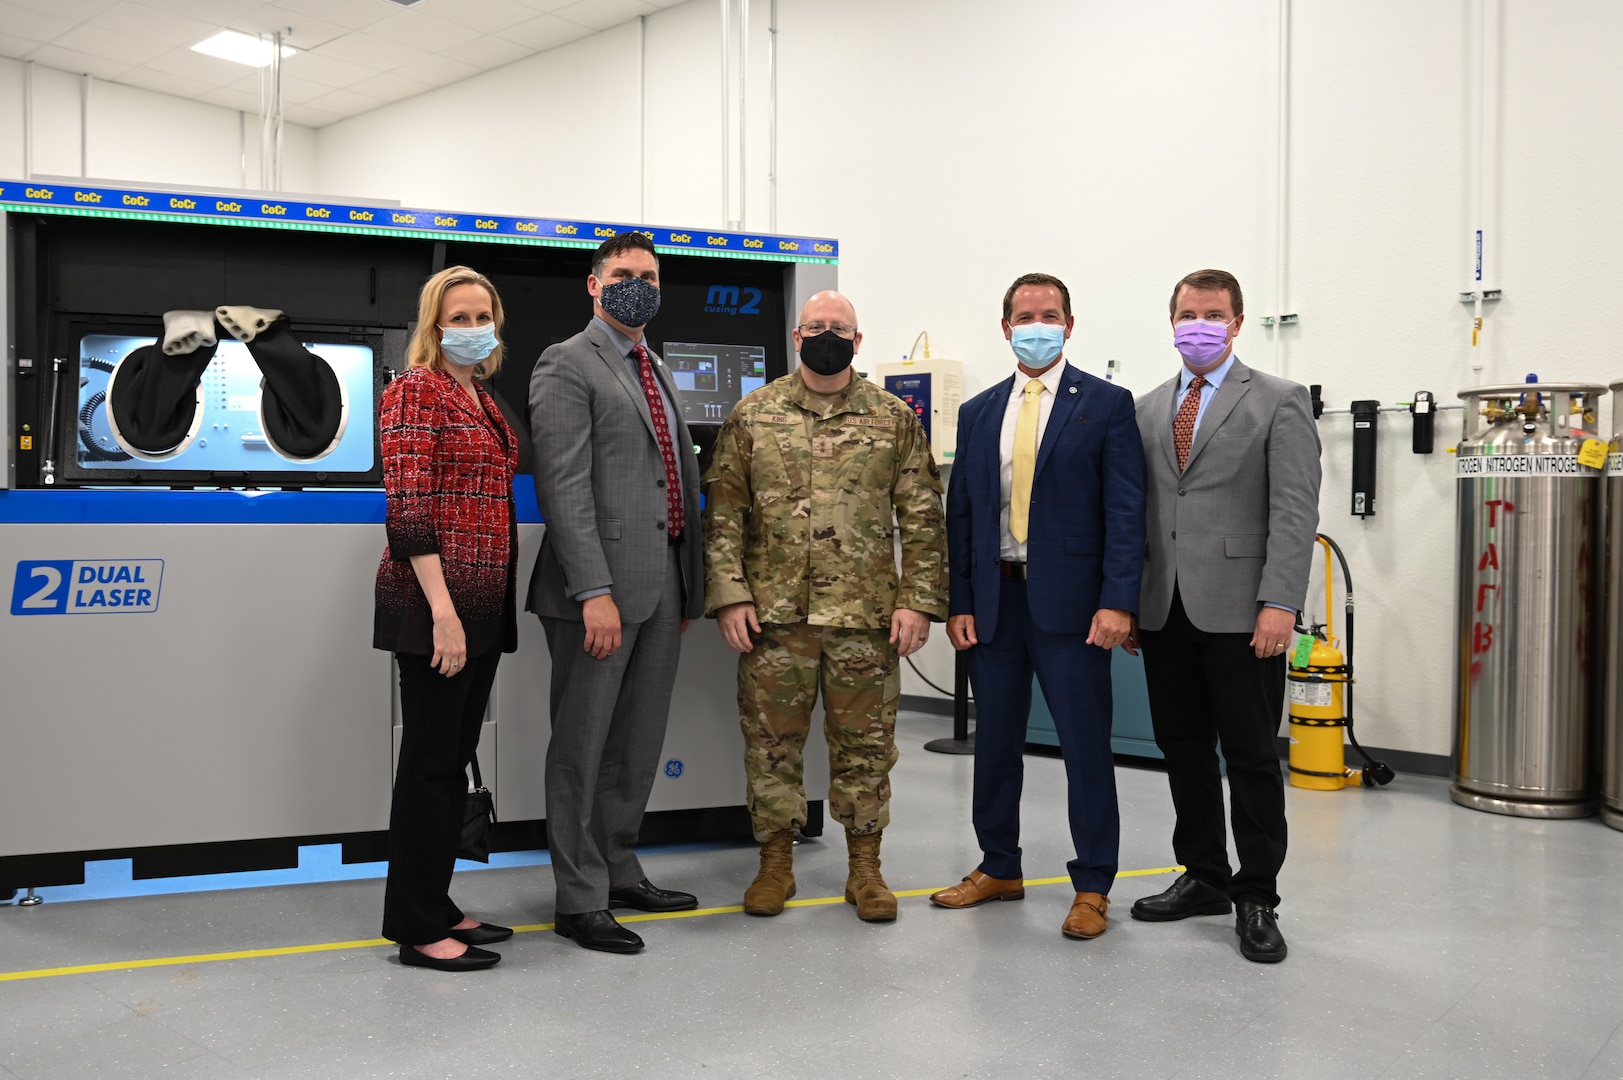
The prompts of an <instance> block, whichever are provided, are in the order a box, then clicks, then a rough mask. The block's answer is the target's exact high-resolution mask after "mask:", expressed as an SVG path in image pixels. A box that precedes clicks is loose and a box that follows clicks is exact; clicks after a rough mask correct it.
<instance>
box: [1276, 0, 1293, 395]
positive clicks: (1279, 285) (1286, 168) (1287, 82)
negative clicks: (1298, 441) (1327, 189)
mask: <svg viewBox="0 0 1623 1080" xmlns="http://www.w3.org/2000/svg"><path fill="white" fill-rule="evenodd" d="M1290 92H1291V4H1290V0H1279V148H1278V158H1279V176H1278V178H1277V183H1276V185H1275V190H1276V192H1277V196H1278V202H1277V204H1276V206H1275V208H1274V210H1275V220H1274V242H1275V248H1274V304H1275V307H1274V374H1276V375H1279V376H1284V375H1285V314H1286V312H1288V311H1290V308H1289V307H1288V306H1287V297H1286V296H1285V285H1286V280H1287V275H1286V255H1287V250H1288V249H1287V242H1288V231H1289V227H1290V210H1289V207H1290Z"/></svg>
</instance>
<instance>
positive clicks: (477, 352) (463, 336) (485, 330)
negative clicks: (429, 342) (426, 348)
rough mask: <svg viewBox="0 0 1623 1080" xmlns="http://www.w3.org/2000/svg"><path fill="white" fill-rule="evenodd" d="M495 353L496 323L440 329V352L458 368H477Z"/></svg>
mask: <svg viewBox="0 0 1623 1080" xmlns="http://www.w3.org/2000/svg"><path fill="white" fill-rule="evenodd" d="M495 351H496V324H495V323H486V324H485V325H483V326H442V327H440V352H442V353H444V354H445V358H446V359H447V360H449V361H451V363H453V364H455V365H457V366H458V367H476V366H477V365H478V364H480V363H481V362H482V361H483V360H484V359H485V357H487V356H489V355H490V354H491V353H493V352H495Z"/></svg>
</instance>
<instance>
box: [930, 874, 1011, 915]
mask: <svg viewBox="0 0 1623 1080" xmlns="http://www.w3.org/2000/svg"><path fill="white" fill-rule="evenodd" d="M1025 896H1026V883H1025V880H1024V879H1023V878H1016V879H1014V880H1012V881H1011V880H1009V879H1008V878H995V877H987V876H986V875H985V874H983V873H981V872H980V871H979V870H971V871H970V872H969V876H968V877H966V878H965V879H964V880H963V881H962V882H961V883H959V884H957V885H954V886H953V887H952V888H950V889H942V890H941V891H940V892H938V893H931V894H930V903H932V904H934V905H935V906H936V907H948V908H966V907H974V906H975V905H976V904H984V903H986V902H987V901H988V900H1023V899H1025Z"/></svg>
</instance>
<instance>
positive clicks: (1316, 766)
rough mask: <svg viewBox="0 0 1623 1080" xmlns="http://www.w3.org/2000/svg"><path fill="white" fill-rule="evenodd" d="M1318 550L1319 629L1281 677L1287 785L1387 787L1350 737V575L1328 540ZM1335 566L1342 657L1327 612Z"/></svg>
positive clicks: (1379, 767)
mask: <svg viewBox="0 0 1623 1080" xmlns="http://www.w3.org/2000/svg"><path fill="white" fill-rule="evenodd" d="M1317 539H1318V542H1319V544H1320V545H1321V546H1322V547H1323V548H1324V624H1323V625H1322V626H1312V627H1309V634H1310V635H1311V636H1308V635H1304V636H1303V637H1302V638H1301V639H1300V640H1299V641H1298V643H1297V648H1296V649H1295V651H1294V652H1293V653H1292V654H1291V658H1290V667H1289V670H1288V672H1287V674H1286V680H1287V681H1286V687H1287V689H1288V690H1289V697H1290V780H1291V786H1292V787H1299V788H1307V789H1309V790H1314V791H1338V790H1340V789H1341V788H1342V787H1345V786H1346V785H1347V783H1348V782H1349V780H1351V779H1353V778H1354V777H1357V778H1358V779H1359V782H1360V783H1361V784H1362V785H1363V786H1364V787H1374V786H1375V785H1376V784H1389V783H1391V782H1392V776H1393V774H1392V770H1391V769H1390V768H1388V767H1387V766H1386V765H1385V764H1384V763H1383V762H1379V761H1376V760H1374V759H1373V758H1371V757H1370V756H1369V755H1368V754H1367V753H1365V752H1364V748H1363V747H1361V746H1359V745H1358V739H1357V738H1356V737H1354V735H1353V731H1352V690H1353V677H1352V631H1353V594H1352V573H1351V571H1349V570H1348V569H1347V559H1346V556H1344V555H1342V553H1341V549H1340V548H1339V547H1337V546H1336V543H1335V541H1334V540H1331V539H1330V538H1329V537H1328V536H1322V535H1321V536H1319V537H1317ZM1332 553H1334V555H1335V557H1336V558H1337V559H1339V560H1340V561H1341V572H1342V575H1343V577H1344V578H1345V581H1346V604H1347V606H1346V615H1347V651H1346V653H1345V654H1343V653H1342V651H1341V649H1340V648H1338V647H1337V641H1336V637H1335V623H1334V617H1333V615H1332V608H1333V606H1334V602H1335V591H1334V586H1335V578H1334V573H1333V567H1332V565H1331V562H1330V556H1331V554H1332ZM1343 733H1345V737H1346V739H1348V740H1351V742H1352V744H1353V748H1354V749H1355V750H1357V751H1358V753H1359V755H1360V756H1362V757H1363V759H1364V761H1365V763H1366V764H1365V765H1364V767H1363V768H1362V769H1349V768H1348V767H1347V759H1346V748H1345V744H1344V740H1343Z"/></svg>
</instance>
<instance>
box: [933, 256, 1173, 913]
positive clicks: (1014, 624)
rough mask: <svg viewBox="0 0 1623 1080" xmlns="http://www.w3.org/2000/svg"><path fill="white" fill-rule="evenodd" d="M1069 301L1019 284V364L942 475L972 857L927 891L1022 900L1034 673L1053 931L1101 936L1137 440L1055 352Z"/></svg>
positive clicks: (1140, 531) (1066, 326)
mask: <svg viewBox="0 0 1623 1080" xmlns="http://www.w3.org/2000/svg"><path fill="white" fill-rule="evenodd" d="M1074 325H1075V319H1073V318H1072V316H1071V294H1070V292H1069V290H1067V289H1066V288H1065V285H1064V283H1063V282H1061V281H1060V280H1059V279H1058V278H1056V277H1053V276H1051V275H1049V274H1026V275H1024V276H1022V277H1019V278H1016V279H1015V282H1014V284H1013V285H1010V286H1009V290H1008V292H1007V293H1005V294H1004V296H1003V336H1004V337H1005V338H1007V339H1008V341H1009V343H1010V345H1011V346H1012V347H1013V349H1014V354H1015V357H1016V358H1017V360H1018V365H1017V366H1018V374H1017V375H1016V376H1011V377H1010V378H1008V379H1005V380H1003V381H1002V382H999V383H998V384H997V385H995V386H993V387H992V388H991V389H989V390H986V391H985V392H983V393H981V394H978V395H976V396H975V397H974V398H972V399H971V400H969V401H968V402H965V404H964V406H963V408H962V409H960V410H959V413H958V453H957V457H956V458H955V459H954V462H953V467H952V477H951V479H950V481H949V482H948V485H947V548H948V553H949V558H948V573H949V579H950V582H951V596H950V601H949V609H948V611H949V614H948V618H947V633H948V636H949V637H951V639H952V643H953V646H954V647H955V648H958V649H968V650H969V679H970V684H971V686H972V687H973V688H974V691H975V709H976V728H975V794H974V804H973V817H974V822H975V836H976V839H977V840H978V841H979V842H980V846H981V852H982V855H983V857H982V859H981V864H980V866H979V867H977V868H976V869H975V870H974V871H972V872H971V873H970V874H969V876H968V877H966V878H964V880H963V882H962V883H961V884H959V885H955V886H953V887H952V888H950V889H943V890H942V891H940V892H938V893H936V894H934V895H933V896H931V897H930V900H931V901H932V902H933V903H935V904H937V905H939V906H941V907H949V908H964V907H974V906H975V905H977V904H982V903H985V902H986V901H988V900H1019V899H1021V898H1022V897H1023V896H1025V877H1024V872H1023V870H1022V867H1021V865H1020V788H1021V781H1022V779H1023V775H1024V763H1023V761H1022V757H1021V755H1022V754H1023V753H1024V751H1025V743H1026V718H1027V714H1028V713H1029V712H1030V711H1031V679H1032V675H1033V673H1035V674H1036V676H1037V681H1038V683H1039V684H1040V685H1041V686H1042V691H1043V697H1044V698H1045V699H1046V700H1047V702H1048V707H1049V709H1050V711H1052V713H1053V714H1054V728H1055V731H1056V733H1057V734H1058V736H1059V745H1060V753H1061V754H1062V755H1063V756H1064V758H1065V775H1066V778H1067V781H1068V788H1069V798H1068V802H1069V815H1070V824H1071V839H1072V841H1073V843H1074V844H1075V846H1076V858H1075V859H1072V860H1071V861H1070V862H1069V863H1068V864H1067V865H1068V868H1069V870H1070V874H1071V883H1072V884H1073V885H1074V886H1075V888H1076V900H1075V902H1074V903H1073V904H1072V905H1071V911H1070V914H1069V915H1068V916H1067V917H1066V919H1065V923H1064V925H1063V927H1062V928H1061V929H1062V932H1063V933H1064V934H1065V936H1066V937H1071V938H1079V939H1083V940H1086V939H1088V938H1095V937H1098V936H1099V935H1100V934H1102V933H1104V932H1105V927H1106V925H1107V923H1108V918H1107V916H1106V914H1105V911H1106V909H1107V908H1108V907H1109V906H1110V899H1109V896H1110V887H1111V885H1112V884H1113V883H1114V881H1115V878H1116V858H1117V849H1118V847H1119V843H1120V836H1121V822H1120V817H1119V815H1118V813H1117V810H1116V774H1115V767H1114V764H1113V761H1112V759H1111V755H1110V721H1111V702H1110V650H1111V649H1113V648H1115V647H1116V646H1117V645H1120V644H1121V643H1122V642H1123V641H1125V640H1126V639H1127V635H1128V633H1129V631H1130V630H1131V627H1132V619H1133V617H1134V615H1135V614H1136V613H1137V611H1138V596H1139V582H1140V578H1141V576H1142V573H1143V567H1144V447H1143V442H1142V440H1141V439H1140V438H1139V433H1138V421H1137V419H1136V416H1135V411H1134V407H1133V395H1132V394H1131V393H1129V392H1128V391H1127V390H1125V389H1123V388H1122V387H1119V386H1116V385H1114V384H1112V383H1108V382H1105V381H1103V380H1102V379H1098V378H1095V377H1094V376H1092V375H1089V374H1087V373H1086V372H1083V371H1080V370H1078V369H1077V368H1075V367H1072V366H1071V365H1070V364H1068V363H1066V362H1065V360H1064V353H1065V342H1066V340H1067V339H1069V338H1070V336H1071V330H1072V328H1073V327H1074Z"/></svg>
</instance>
